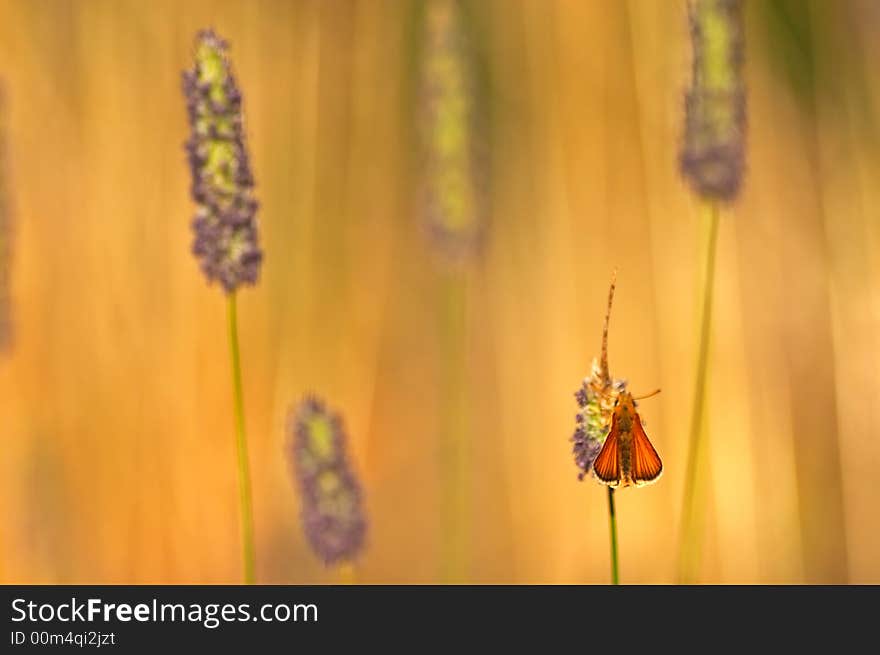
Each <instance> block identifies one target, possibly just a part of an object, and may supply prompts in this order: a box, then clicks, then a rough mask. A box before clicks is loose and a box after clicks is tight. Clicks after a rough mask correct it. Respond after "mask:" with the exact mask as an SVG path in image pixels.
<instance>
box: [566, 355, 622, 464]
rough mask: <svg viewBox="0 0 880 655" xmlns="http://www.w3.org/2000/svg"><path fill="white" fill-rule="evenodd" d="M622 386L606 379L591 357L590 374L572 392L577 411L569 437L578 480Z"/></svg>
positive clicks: (593, 455)
mask: <svg viewBox="0 0 880 655" xmlns="http://www.w3.org/2000/svg"><path fill="white" fill-rule="evenodd" d="M625 389H626V382H625V381H623V380H609V379H606V378H605V377H604V376H603V373H602V367H601V366H600V364H599V362H598V361H597V360H593V369H592V372H591V373H590V376H589V377H587V378H585V379H584V381H583V384H582V385H581V388H580V389H578V390H577V391H576V392H575V394H574V397H575V400H576V401H577V404H578V413H577V415H576V416H575V423H576V426H575V430H574V435H573V436H572V437H571V441H572V442H574V445H573V447H572V453H573V454H574V462H575V464H576V465H577V467H578V469H580V472H579V473H578V480H583V479H584V476H586V475H588V474H589V473H590V472H591V471H592V470H593V462H594V461H595V460H596V457H597V456H598V455H599V451H600V450H601V449H602V444H603V443H605V437H607V436H608V431H609V430H610V429H611V416H612V414H613V413H614V403H615V402H616V401H617V396H618V394H620V392H621V391H624V390H625Z"/></svg>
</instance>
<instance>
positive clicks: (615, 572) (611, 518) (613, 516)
mask: <svg viewBox="0 0 880 655" xmlns="http://www.w3.org/2000/svg"><path fill="white" fill-rule="evenodd" d="M608 524H609V527H610V528H611V584H614V585H619V584H620V564H619V562H618V559H617V512H616V511H615V509H614V489H612V488H611V487H608Z"/></svg>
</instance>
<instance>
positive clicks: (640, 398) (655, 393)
mask: <svg viewBox="0 0 880 655" xmlns="http://www.w3.org/2000/svg"><path fill="white" fill-rule="evenodd" d="M658 393H660V389H654V391H652V392H651V393H646V394H645V395H644V396H635V397H634V398H633V400H644V399H645V398H650V397H651V396H656V395H657V394H658Z"/></svg>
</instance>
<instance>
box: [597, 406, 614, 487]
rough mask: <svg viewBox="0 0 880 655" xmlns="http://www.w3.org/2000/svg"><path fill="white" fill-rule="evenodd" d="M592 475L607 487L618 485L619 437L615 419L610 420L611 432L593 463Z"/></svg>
mask: <svg viewBox="0 0 880 655" xmlns="http://www.w3.org/2000/svg"><path fill="white" fill-rule="evenodd" d="M593 474H594V475H595V476H596V477H597V478H598V479H599V480H600V481H601V482H604V483H605V484H607V485H608V486H609V487H616V486H618V485H619V484H620V436H619V429H618V427H617V419H616V418H614V419H612V421H611V430H610V431H609V432H608V436H607V437H606V438H605V443H604V444H602V450H600V451H599V454H598V455H597V456H596V460H595V461H594V462H593Z"/></svg>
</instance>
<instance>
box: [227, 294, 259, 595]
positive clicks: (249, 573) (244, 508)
mask: <svg viewBox="0 0 880 655" xmlns="http://www.w3.org/2000/svg"><path fill="white" fill-rule="evenodd" d="M228 298H229V304H228V308H229V312H228V314H229V348H230V354H231V356H232V387H233V402H234V407H235V450H236V455H237V459H238V495H239V503H240V505H241V542H242V557H243V562H244V582H245V584H253V583H254V569H255V564H254V562H255V556H254V512H253V502H252V500H251V474H250V465H249V464H248V450H247V437H246V435H245V429H244V394H243V393H242V384H241V358H240V356H239V348H238V310H237V308H236V302H235V293H234V292H233V293H230V294H229V296H228Z"/></svg>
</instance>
